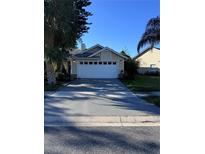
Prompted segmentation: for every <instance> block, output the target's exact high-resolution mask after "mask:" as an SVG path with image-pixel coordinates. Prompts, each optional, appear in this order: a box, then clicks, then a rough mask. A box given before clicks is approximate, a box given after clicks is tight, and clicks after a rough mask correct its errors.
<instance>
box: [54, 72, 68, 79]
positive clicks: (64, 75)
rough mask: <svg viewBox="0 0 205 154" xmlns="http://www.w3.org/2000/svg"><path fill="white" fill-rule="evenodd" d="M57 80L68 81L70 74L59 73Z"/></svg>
mask: <svg viewBox="0 0 205 154" xmlns="http://www.w3.org/2000/svg"><path fill="white" fill-rule="evenodd" d="M56 80H57V81H68V75H67V74H66V73H57V77H56Z"/></svg>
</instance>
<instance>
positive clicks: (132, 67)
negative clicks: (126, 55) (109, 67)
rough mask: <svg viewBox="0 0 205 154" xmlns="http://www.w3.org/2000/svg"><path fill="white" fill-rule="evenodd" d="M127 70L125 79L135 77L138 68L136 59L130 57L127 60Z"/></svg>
mask: <svg viewBox="0 0 205 154" xmlns="http://www.w3.org/2000/svg"><path fill="white" fill-rule="evenodd" d="M124 68H125V72H124V77H123V78H125V79H134V78H135V74H136V70H137V64H136V62H135V61H134V60H132V59H128V60H127V61H125V67H124Z"/></svg>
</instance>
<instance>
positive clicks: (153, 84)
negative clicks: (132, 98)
mask: <svg viewBox="0 0 205 154" xmlns="http://www.w3.org/2000/svg"><path fill="white" fill-rule="evenodd" d="M122 82H123V83H124V84H125V85H126V86H127V87H128V88H129V89H130V90H132V91H134V92H140V91H143V92H149V91H160V77H159V76H145V75H136V76H135V79H134V80H125V79H124V80H122Z"/></svg>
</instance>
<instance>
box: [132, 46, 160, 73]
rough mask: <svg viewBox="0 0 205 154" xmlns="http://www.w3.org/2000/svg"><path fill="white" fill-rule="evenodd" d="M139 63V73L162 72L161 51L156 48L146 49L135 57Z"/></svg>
mask: <svg viewBox="0 0 205 154" xmlns="http://www.w3.org/2000/svg"><path fill="white" fill-rule="evenodd" d="M134 60H135V61H136V62H137V63H138V67H139V68H138V70H137V71H138V73H140V74H145V73H147V72H160V49H159V48H156V47H153V48H151V47H149V48H146V49H145V50H144V51H143V52H141V53H140V54H139V55H137V56H136V57H134Z"/></svg>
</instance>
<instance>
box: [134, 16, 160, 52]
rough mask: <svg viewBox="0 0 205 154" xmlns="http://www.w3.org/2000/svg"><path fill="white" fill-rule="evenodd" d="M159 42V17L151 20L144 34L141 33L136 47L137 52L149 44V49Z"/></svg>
mask: <svg viewBox="0 0 205 154" xmlns="http://www.w3.org/2000/svg"><path fill="white" fill-rule="evenodd" d="M159 42H160V17H158V16H157V17H156V18H152V19H150V20H149V21H148V23H147V26H146V29H145V32H144V33H143V35H142V37H141V39H140V41H139V43H138V46H137V51H138V53H139V50H140V48H142V47H144V46H145V45H147V44H149V45H150V46H151V47H153V46H154V45H156V44H158V43H159Z"/></svg>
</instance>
